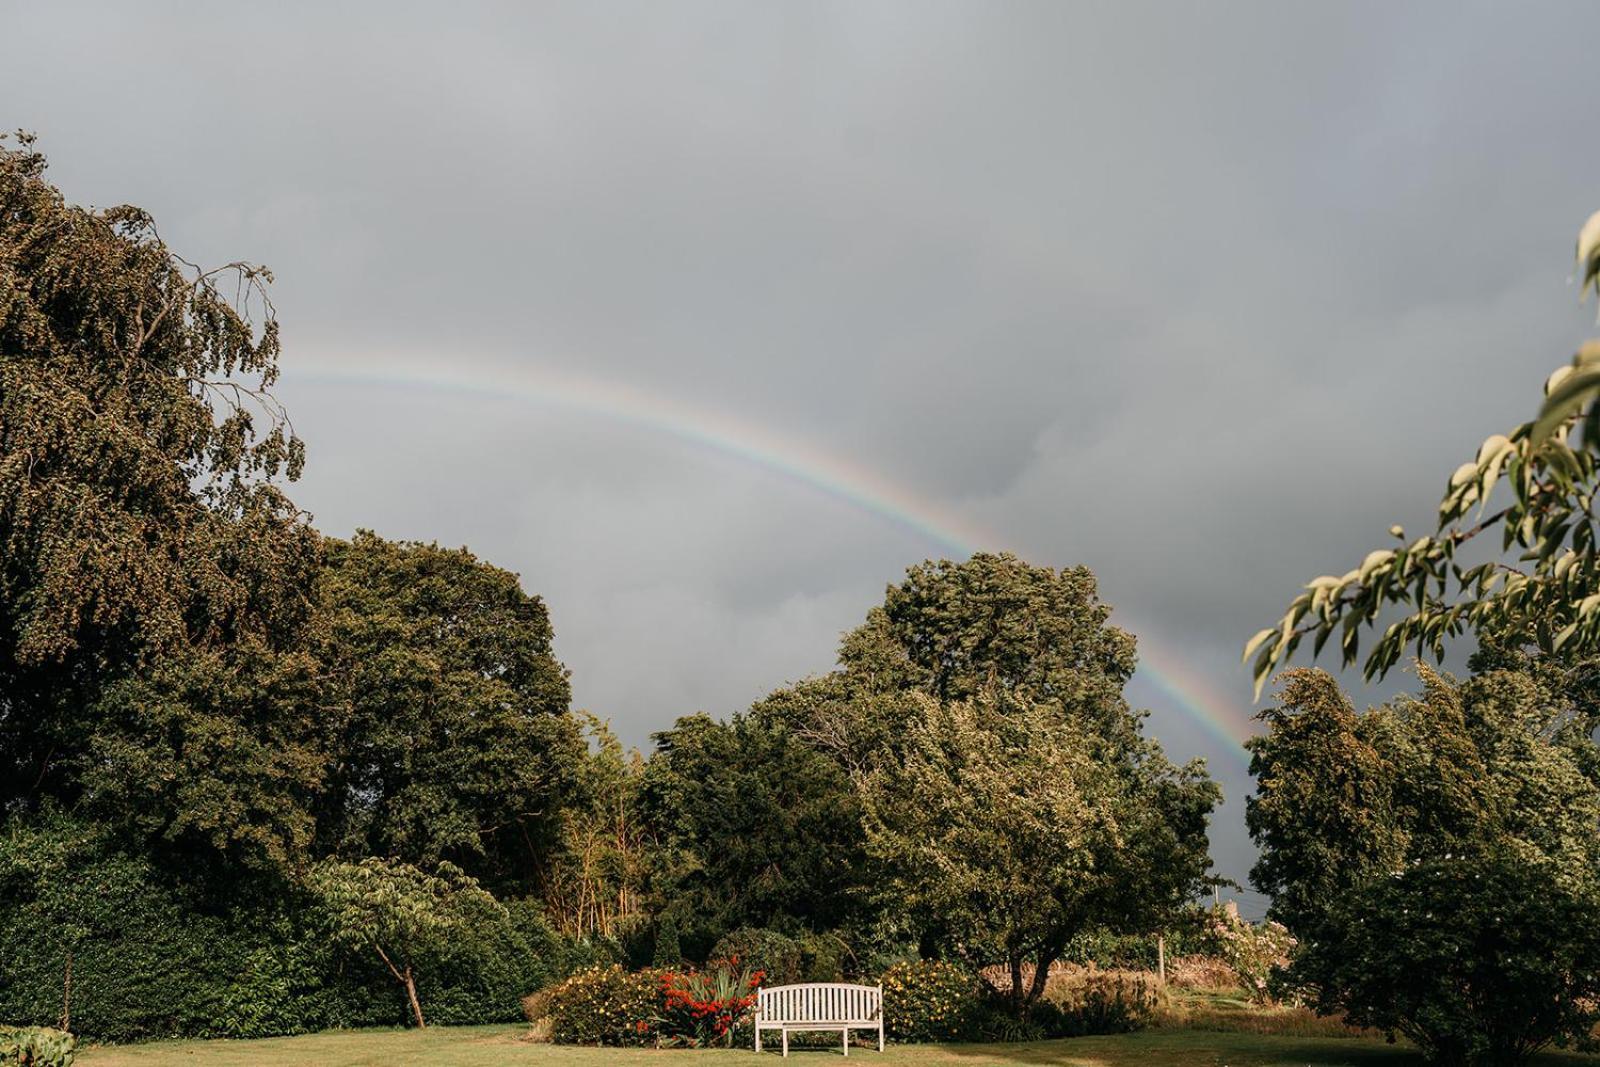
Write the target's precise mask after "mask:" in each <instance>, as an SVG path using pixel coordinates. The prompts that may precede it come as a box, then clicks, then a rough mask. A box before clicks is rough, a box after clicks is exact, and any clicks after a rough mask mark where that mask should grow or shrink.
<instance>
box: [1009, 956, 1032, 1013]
mask: <svg viewBox="0 0 1600 1067" xmlns="http://www.w3.org/2000/svg"><path fill="white" fill-rule="evenodd" d="M1023 996H1024V994H1023V991H1022V954H1021V953H1020V952H1012V953H1011V1007H1012V1009H1013V1010H1014V1011H1016V1013H1017V1018H1019V1019H1020V1018H1022V1013H1023V1012H1024V1011H1025V1010H1026V1009H1027V1006H1028V1002H1027V1001H1026V1000H1024V999H1023Z"/></svg>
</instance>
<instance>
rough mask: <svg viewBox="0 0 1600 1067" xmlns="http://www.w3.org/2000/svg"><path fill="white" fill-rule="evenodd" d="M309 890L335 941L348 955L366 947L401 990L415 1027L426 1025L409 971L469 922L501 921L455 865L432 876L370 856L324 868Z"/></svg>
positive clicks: (490, 901) (499, 911)
mask: <svg viewBox="0 0 1600 1067" xmlns="http://www.w3.org/2000/svg"><path fill="white" fill-rule="evenodd" d="M312 886H313V888H314V889H315V890H316V892H317V894H318V895H319V896H320V897H321V898H322V901H323V904H324V906H325V907H326V908H327V909H328V912H329V915H330V916H331V918H332V920H333V924H334V931H335V932H334V937H335V938H336V939H337V940H338V941H339V942H340V943H341V944H343V945H345V946H346V947H349V948H352V949H357V950H359V949H365V948H370V949H372V951H374V952H375V953H377V955H378V958H379V959H381V960H382V961H383V965H384V966H385V967H387V968H388V969H389V973H390V974H392V975H394V978H395V981H397V982H399V983H400V985H401V986H402V987H404V989H405V991H406V1002H407V1003H408V1004H409V1005H410V1007H411V1016H412V1018H413V1019H415V1020H416V1023H417V1027H418V1028H419V1029H422V1028H426V1026H427V1025H428V1024H427V1022H426V1020H425V1019H424V1018H423V1016H422V1004H421V1002H420V1001H419V1000H418V999H417V983H416V965H417V962H418V961H419V960H422V959H425V958H427V957H428V956H430V955H433V954H435V953H438V952H439V951H441V950H442V949H444V948H445V947H446V945H447V944H448V943H449V942H450V941H451V940H452V939H453V938H455V937H456V936H458V935H460V934H462V933H464V932H465V931H467V930H469V929H470V928H471V927H472V926H473V925H474V924H477V923H482V922H491V921H497V920H503V919H504V918H505V909H504V908H502V907H501V906H500V904H499V903H498V902H497V901H496V900H495V899H494V897H492V896H490V895H489V893H488V892H486V891H485V890H483V889H482V888H480V887H479V885H478V883H477V881H476V880H474V879H472V878H469V877H467V875H466V874H464V873H463V872H462V871H461V869H460V868H459V867H456V866H454V865H453V864H449V863H441V864H439V866H438V868H437V870H436V871H435V873H433V874H429V873H427V872H426V871H422V870H419V869H418V868H416V867H412V866H410V865H409V864H404V863H396V862H394V861H392V860H382V859H377V858H372V859H366V860H363V861H361V862H360V863H328V864H324V865H322V866H321V867H318V868H317V869H316V870H315V871H314V872H313V874H312Z"/></svg>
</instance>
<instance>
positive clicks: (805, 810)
mask: <svg viewBox="0 0 1600 1067" xmlns="http://www.w3.org/2000/svg"><path fill="white" fill-rule="evenodd" d="M656 746H657V748H656V752H655V754H654V755H653V756H652V757H651V759H650V762H649V765H648V767H647V768H646V770H645V775H644V783H643V788H644V791H643V801H644V804H645V811H646V813H647V816H648V818H649V820H650V823H651V825H652V826H653V827H654V830H655V834H656V836H657V838H658V840H659V842H660V845H661V847H662V850H663V851H662V852H661V853H660V857H659V859H660V863H659V866H658V868H657V873H656V877H655V893H654V895H655V896H656V898H657V900H658V902H659V906H663V907H666V908H670V909H671V910H672V911H673V912H674V914H675V920H676V923H677V926H678V928H679V930H680V931H681V933H682V936H683V939H684V941H685V945H686V947H687V948H689V949H690V950H691V951H693V952H703V951H704V950H707V949H709V948H710V947H711V945H712V943H713V942H714V941H715V940H716V939H717V938H718V937H720V936H721V935H722V934H724V933H726V932H728V931H729V930H733V929H735V928H738V927H742V926H758V927H759V926H773V927H787V928H789V929H790V930H792V931H795V932H801V931H807V930H811V931H824V930H831V929H834V928H837V927H839V926H843V925H846V924H848V923H850V922H851V921H852V920H853V919H854V918H855V917H856V916H857V915H858V914H859V913H860V911H861V908H862V905H863V903H864V899H863V897H862V896H861V894H860V892H859V889H860V886H861V881H862V876H863V865H864V857H863V855H862V851H861V849H862V834H861V825H860V813H859V809H858V805H857V800H856V796H855V792H854V789H853V787H852V784H851V781H850V779H849V776H848V775H847V774H846V773H845V771H844V770H843V769H842V768H841V767H840V766H839V765H838V764H837V763H835V762H834V761H833V760H831V759H829V758H827V757H826V756H825V755H823V754H821V753H819V752H818V751H816V750H815V749H813V748H811V747H810V746H808V745H806V744H804V743H802V742H801V741H800V740H799V739H797V738H796V737H794V736H793V735H792V734H791V733H790V732H789V731H788V730H787V729H786V728H785V727H784V726H783V725H782V724H781V723H778V722H774V721H773V720H772V719H770V718H769V717H767V716H764V715H761V714H759V713H755V714H748V715H736V716H734V718H733V720H732V721H731V722H718V721H716V720H714V719H712V718H711V717H709V716H707V715H703V714H702V715H693V716H687V717H685V718H682V719H679V720H678V722H677V723H676V725H674V726H673V728H672V729H671V730H667V731H664V732H662V733H660V734H657V735H656Z"/></svg>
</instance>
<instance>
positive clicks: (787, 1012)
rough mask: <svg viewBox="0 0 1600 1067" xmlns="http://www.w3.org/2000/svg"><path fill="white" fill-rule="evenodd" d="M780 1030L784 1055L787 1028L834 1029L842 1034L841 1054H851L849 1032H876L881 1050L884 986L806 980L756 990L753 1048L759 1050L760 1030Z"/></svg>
mask: <svg viewBox="0 0 1600 1067" xmlns="http://www.w3.org/2000/svg"><path fill="white" fill-rule="evenodd" d="M763 1030H781V1031H782V1032H783V1054H784V1055H785V1056H787V1055H789V1033H790V1031H802V1030H837V1031H839V1033H840V1034H842V1035H843V1037H844V1054H845V1055H846V1056H848V1055H850V1031H852V1030H876V1031H878V1051H879V1052H882V1051H883V986H882V985H846V984H845V983H843V982H807V983H805V984H803V985H780V986H773V987H772V988H771V989H765V988H763V989H758V990H757V991H756V1051H757V1052H760V1051H761V1031H763Z"/></svg>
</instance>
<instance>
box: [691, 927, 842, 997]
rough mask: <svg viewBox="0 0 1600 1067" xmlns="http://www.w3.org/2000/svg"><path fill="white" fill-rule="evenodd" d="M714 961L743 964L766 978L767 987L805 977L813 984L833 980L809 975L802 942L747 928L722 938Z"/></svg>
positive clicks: (713, 957)
mask: <svg viewBox="0 0 1600 1067" xmlns="http://www.w3.org/2000/svg"><path fill="white" fill-rule="evenodd" d="M711 958H712V959H713V960H729V961H732V962H736V963H742V964H745V965H746V966H748V967H749V968H750V969H751V970H753V971H760V972H762V973H763V974H764V975H766V984H767V985H789V984H790V983H792V982H798V981H800V980H801V979H802V978H803V977H804V978H807V979H809V980H812V981H828V980H829V979H826V978H822V979H811V978H810V976H809V975H807V974H806V973H805V958H804V954H803V953H802V951H801V946H800V942H798V941H796V940H795V939H794V938H792V937H789V936H788V935H787V934H780V933H779V932H778V931H776V930H764V929H761V928H760V927H754V926H745V927H741V928H739V929H737V930H734V931H732V932H730V933H727V934H724V935H722V937H721V939H719V940H718V941H717V944H716V947H714V948H713V949H712V950H711Z"/></svg>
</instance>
